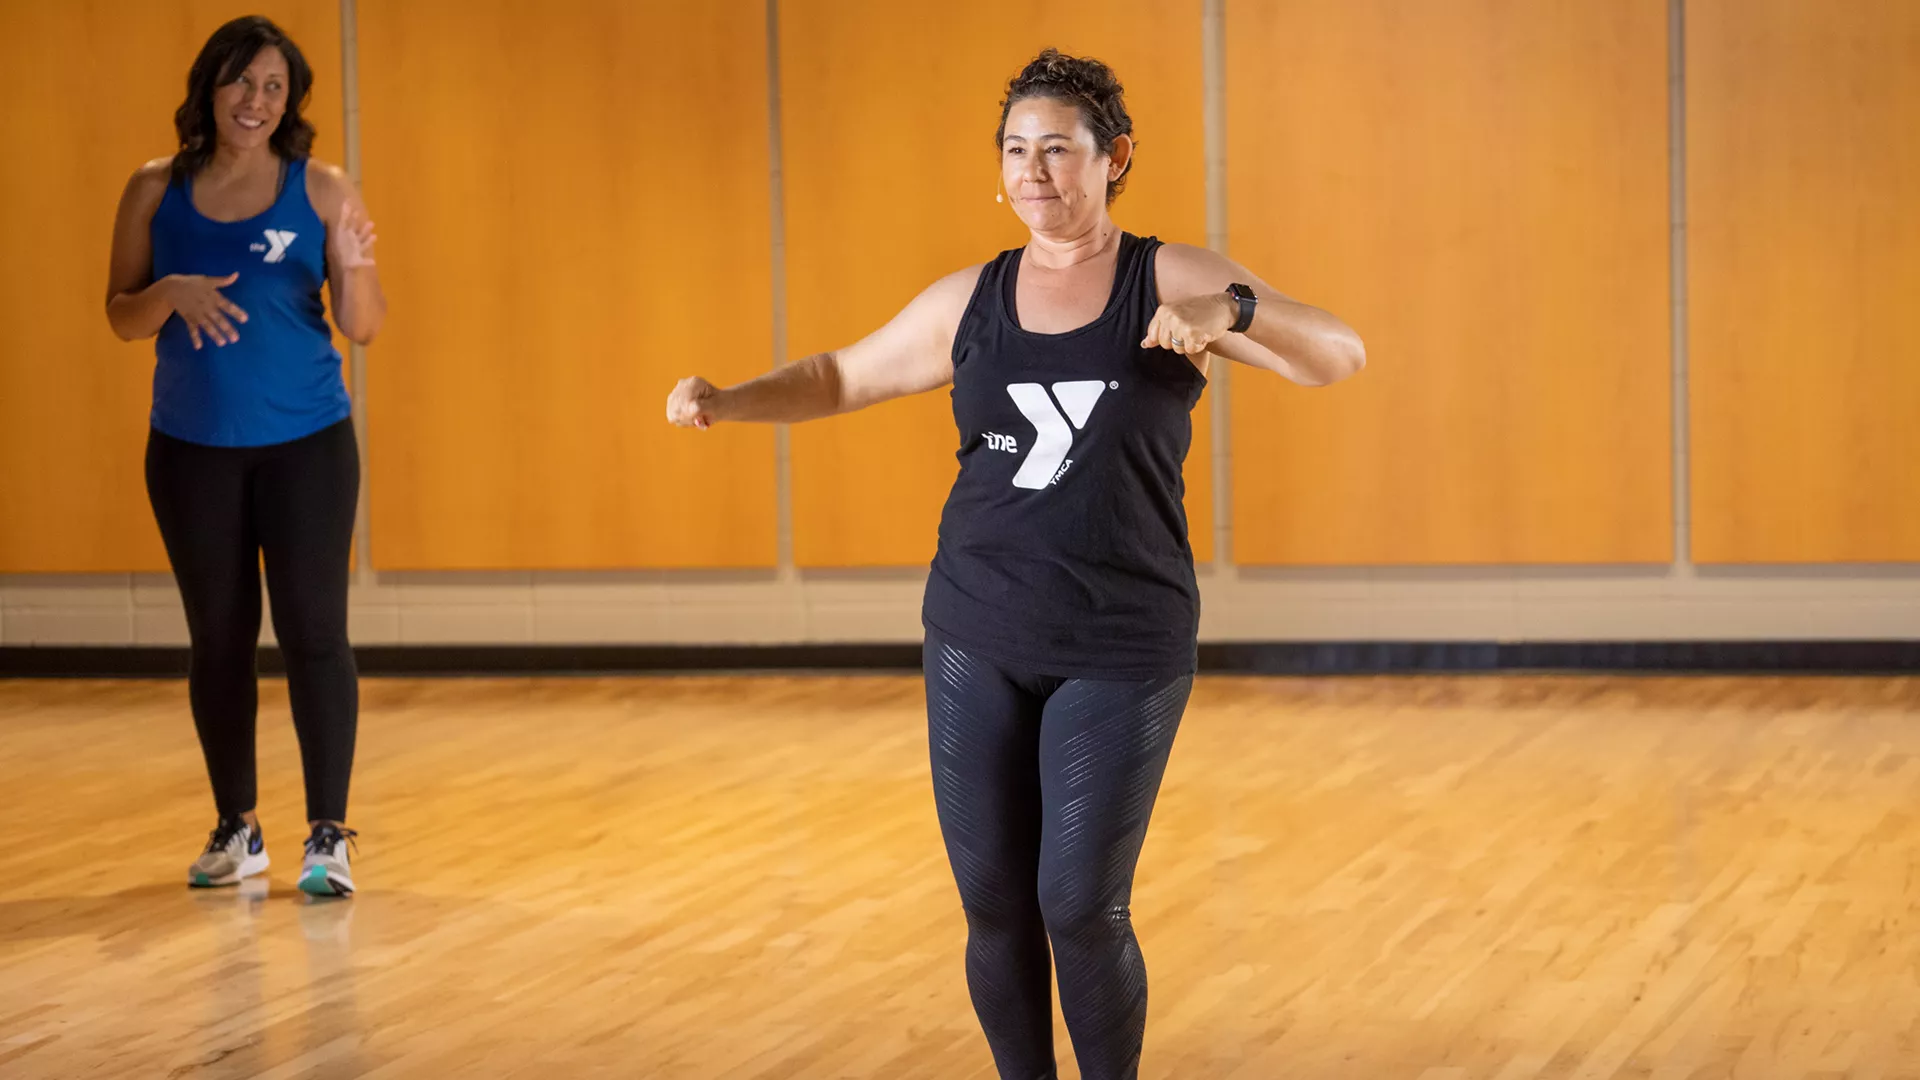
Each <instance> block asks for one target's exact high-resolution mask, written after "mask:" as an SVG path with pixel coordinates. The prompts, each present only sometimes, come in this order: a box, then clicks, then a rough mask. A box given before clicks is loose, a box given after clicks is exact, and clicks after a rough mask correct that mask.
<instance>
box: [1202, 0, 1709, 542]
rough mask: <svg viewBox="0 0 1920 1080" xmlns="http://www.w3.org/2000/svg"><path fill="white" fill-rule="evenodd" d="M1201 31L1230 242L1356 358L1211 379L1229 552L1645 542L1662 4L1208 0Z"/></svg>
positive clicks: (1663, 135) (1664, 183) (1648, 534)
mask: <svg viewBox="0 0 1920 1080" xmlns="http://www.w3.org/2000/svg"><path fill="white" fill-rule="evenodd" d="M1227 27H1228V29H1227V35H1226V36H1227V69H1226V79H1227V127H1228V138H1227V142H1228V148H1227V171H1228V179H1229V184H1228V195H1229V211H1228V228H1229V233H1230V250H1231V253H1232V254H1233V255H1234V257H1235V258H1237V259H1239V260H1240V261H1242V262H1244V263H1246V264H1248V265H1249V266H1250V267H1252V268H1253V269H1254V270H1255V271H1257V272H1259V273H1261V274H1262V275H1263V276H1264V277H1265V278H1266V279H1267V280H1269V281H1271V282H1273V283H1274V285H1275V287H1276V288H1279V289H1281V290H1282V291H1285V292H1287V293H1289V294H1290V295H1294V296H1297V297H1299V298H1300V299H1302V300H1304V301H1306V302H1308V303H1313V304H1318V305H1321V306H1324V307H1326V308H1328V309H1329V310H1331V311H1333V312H1335V313H1336V314H1338V315H1340V316H1341V317H1342V318H1344V319H1346V320H1347V321H1348V322H1349V323H1350V324H1352V325H1353V326H1354V327H1355V328H1356V329H1358V330H1359V331H1360V333H1361V335H1362V337H1364V338H1365V340H1366V342H1367V354H1368V360H1369V366H1368V369H1367V371H1366V372H1365V373H1364V374H1363V375H1362V376H1360V377H1359V378H1358V379H1356V380H1354V381H1352V382H1350V383H1346V384H1342V385H1340V386H1338V387H1336V388H1332V389H1329V390H1323V391H1313V392H1305V391H1300V390H1298V389H1295V388H1293V387H1291V386H1289V385H1287V384H1284V383H1282V382H1281V381H1280V380H1277V379H1271V378H1260V377H1257V376H1248V377H1240V378H1236V379H1235V380H1234V383H1233V393H1232V395H1231V398H1232V410H1231V411H1232V448H1233V449H1232V453H1233V507H1234V510H1233V521H1234V527H1235V534H1234V536H1235V541H1234V542H1235V548H1234V555H1235V558H1236V560H1237V561H1240V562H1246V563H1277V564H1349V565H1351V564H1369V563H1372V564H1391V563H1404V564H1422V563H1424V564H1438V563H1625V562H1660V561H1665V560H1666V559H1667V558H1668V557H1669V556H1670V554H1671V547H1672V540H1671V524H1672V512H1671V505H1670V504H1671V499H1672V488H1671V483H1670V473H1671V471H1672V469H1671V461H1670V455H1671V445H1672V444H1671V415H1670V411H1671V392H1670V383H1671V366H1670V363H1669V355H1670V352H1671V350H1670V347H1669V333H1670V322H1669V299H1670V290H1669V285H1668V282H1669V271H1668V247H1669V245H1668V219H1669V207H1668V204H1669V196H1668V172H1667V163H1668V148H1667V127H1668V125H1667V101H1668V98H1667V5H1666V4H1665V3H1664V2H1663V0H1618V2H1609V3H1559V4H1538V3H1527V2H1520V0H1458V2H1451V3H1405V2H1402V0H1354V2H1351V3H1339V4H1330V3H1324V2H1321V0H1228V3H1227ZM1235 374H1236V375H1239V374H1240V373H1239V372H1236V373H1235Z"/></svg>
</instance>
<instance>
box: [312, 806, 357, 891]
mask: <svg viewBox="0 0 1920 1080" xmlns="http://www.w3.org/2000/svg"><path fill="white" fill-rule="evenodd" d="M359 835H360V834H359V833H357V832H354V831H353V830H352V829H343V828H341V827H340V826H338V825H333V824H330V823H327V822H322V823H320V824H319V825H315V826H314V827H313V835H311V836H309V837H307V857H306V858H305V859H302V860H301V861H300V891H301V892H303V893H306V894H307V895H309V896H352V895H353V871H352V869H350V868H349V867H348V866H347V848H348V847H349V846H353V847H355V848H356V849H357V848H358V845H356V844H354V843H353V838H354V837H356V836H359Z"/></svg>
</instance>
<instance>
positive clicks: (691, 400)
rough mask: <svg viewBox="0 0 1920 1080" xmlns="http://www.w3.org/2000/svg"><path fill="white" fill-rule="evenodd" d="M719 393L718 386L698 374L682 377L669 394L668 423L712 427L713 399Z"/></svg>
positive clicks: (703, 428) (693, 426)
mask: <svg viewBox="0 0 1920 1080" xmlns="http://www.w3.org/2000/svg"><path fill="white" fill-rule="evenodd" d="M718 393H720V391H719V389H718V388H717V387H715V386H714V385H713V384H712V383H710V382H708V381H707V380H705V379H703V378H701V377H699V376H698V375H695V376H694V377H693V378H691V379H681V380H680V382H679V383H678V384H677V385H676V386H674V388H673V393H671V394H668V395H667V423H669V424H672V425H674V426H675V427H691V428H699V429H700V430H702V431H705V430H706V429H707V428H710V427H712V426H713V421H714V415H713V405H714V400H713V399H714V396H715V395H717V394H718Z"/></svg>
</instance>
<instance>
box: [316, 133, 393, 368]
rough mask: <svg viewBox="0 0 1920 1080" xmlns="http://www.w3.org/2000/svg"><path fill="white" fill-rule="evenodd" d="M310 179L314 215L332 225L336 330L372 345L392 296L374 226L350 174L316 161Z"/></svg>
mask: <svg viewBox="0 0 1920 1080" xmlns="http://www.w3.org/2000/svg"><path fill="white" fill-rule="evenodd" d="M307 178H308V183H309V186H308V188H307V194H308V197H309V198H311V199H312V201H313V209H314V212H315V213H317V214H319V215H320V220H322V221H324V222H326V225H327V288H328V291H329V293H330V295H331V298H332V300H333V321H334V325H336V326H338V327H339V328H340V332H341V333H342V334H345V335H346V336H347V340H349V341H352V342H354V343H355V344H358V345H366V344H369V343H371V342H372V341H373V336H374V335H375V334H377V333H379V331H380V324H381V323H383V322H385V321H386V318H387V297H386V294H385V293H383V292H381V291H380V273H379V271H378V270H376V269H375V268H374V265H373V243H374V240H375V239H377V238H376V237H375V236H374V232H373V222H372V221H369V220H368V219H367V208H366V204H364V203H362V202H361V201H360V193H359V192H358V191H355V190H354V187H353V181H352V180H351V179H349V178H348V177H347V174H346V171H345V170H343V169H341V168H340V167H339V166H337V165H329V164H326V163H325V162H320V161H315V162H313V163H312V164H311V165H309V166H308V168H307Z"/></svg>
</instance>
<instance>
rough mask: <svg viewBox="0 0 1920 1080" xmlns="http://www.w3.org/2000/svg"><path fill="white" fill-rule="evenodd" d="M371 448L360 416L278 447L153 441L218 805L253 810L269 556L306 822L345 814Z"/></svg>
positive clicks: (152, 479)
mask: <svg viewBox="0 0 1920 1080" xmlns="http://www.w3.org/2000/svg"><path fill="white" fill-rule="evenodd" d="M359 491H360V452H359V448H358V446H357V444H356V443H355V441H354V437H353V425H352V423H351V422H350V421H346V420H342V421H341V422H340V423H338V424H336V425H334V426H332V427H330V428H327V429H325V430H324V431H320V432H317V433H315V434H313V435H309V436H307V437H306V438H304V439H296V440H294V441H293V442H289V443H281V444H279V445H277V446H258V447H221V446H201V445H198V444H196V443H189V442H182V441H180V440H179V439H174V438H170V437H168V436H166V435H162V434H161V433H160V432H158V431H156V432H153V433H152V434H151V435H150V436H149V437H148V440H147V496H148V498H149V499H150V500H151V501H152V503H153V516H154V519H155V520H156V521H157V522H158V523H159V525H160V536H161V538H162V539H163V540H165V541H166V545H167V559H168V561H170V562H171V563H172V564H173V576H174V580H175V581H176V582H178V583H179V586H180V599H181V600H182V601H183V602H184V603H185V605H186V609H187V628H188V632H189V633H190V634H191V636H192V640H193V664H192V668H191V670H190V674H189V675H188V680H187V686H188V696H189V698H190V699H191V701H192V703H193V726H194V728H195V729H196V730H197V731H198V732H199V733H200V750H201V752H202V753H203V754H205V755H206V759H207V775H208V777H209V778H210V779H211V780H212V781H213V800H214V805H215V806H216V808H217V809H218V810H219V812H220V814H221V816H223V817H233V816H235V815H238V814H242V813H245V812H246V811H248V810H252V809H253V808H254V803H255V801H256V800H257V798H258V795H259V792H258V785H257V780H256V774H255V771H254V719H255V714H256V712H257V710H258V706H259V689H258V687H257V685H256V676H255V673H254V672H255V669H254V657H255V654H256V652H257V650H258V648H259V644H260V560H261V555H262V554H263V553H264V554H265V556H266V564H267V588H268V589H269V590H270V591H271V593H272V596H273V632H274V636H275V637H277V638H278V639H279V641H280V652H281V654H282V655H283V656H284V657H285V658H286V662H287V695H288V697H289V698H290V699H291V702H292V706H293V728H294V732H295V734H296V735H298V736H299V739H300V761H301V765H302V766H303V768H304V771H305V773H306V781H307V818H308V819H309V820H312V821H345V820H346V818H347V785H348V781H349V779H350V778H351V776H352V773H353V742H354V734H355V730H356V727H357V725H358V717H359V709H360V684H359V675H358V673H357V672H356V671H355V669H354V662H353V650H352V649H351V648H350V647H348V645H347V576H348V573H349V571H350V569H351V568H350V567H349V565H348V563H349V552H350V550H351V546H352V543H353V512H354V504H355V502H356V501H357V500H358V497H359Z"/></svg>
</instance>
